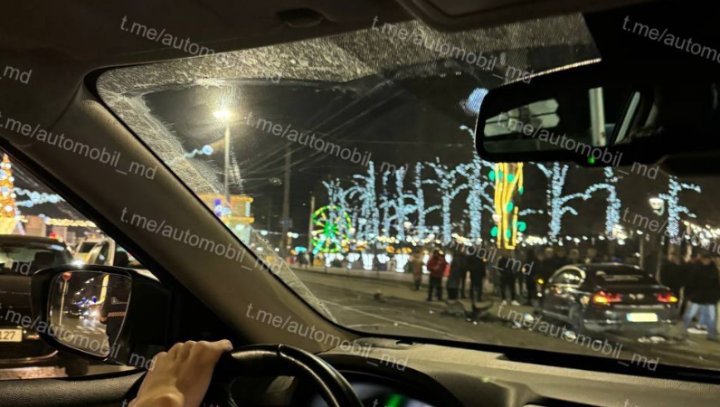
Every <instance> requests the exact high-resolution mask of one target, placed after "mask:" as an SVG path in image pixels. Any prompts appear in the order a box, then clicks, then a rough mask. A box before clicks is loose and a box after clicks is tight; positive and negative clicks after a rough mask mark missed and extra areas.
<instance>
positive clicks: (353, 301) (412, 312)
mask: <svg viewBox="0 0 720 407" xmlns="http://www.w3.org/2000/svg"><path fill="white" fill-rule="evenodd" d="M296 272H297V274H298V276H299V277H300V279H301V280H302V281H303V282H304V283H305V284H306V285H307V286H308V287H309V288H310V289H311V290H312V291H313V292H314V293H315V295H317V296H318V297H319V298H320V299H321V300H323V301H324V302H325V303H326V305H327V307H328V308H329V309H330V310H331V312H332V313H333V315H334V316H335V318H336V319H337V320H338V322H339V323H341V324H342V325H345V326H348V327H350V328H353V329H356V330H359V331H364V332H367V333H370V334H373V333H383V334H397V335H403V336H412V337H419V338H422V337H432V338H442V339H451V340H456V341H466V342H481V343H489V344H497V345H502V346H511V347H523V348H531V349H546V350H552V351H557V352H565V353H576V354H585V355H593V356H604V357H609V358H612V359H614V360H616V361H617V363H618V364H619V365H621V366H628V367H631V365H636V366H640V367H644V368H648V369H650V370H654V366H656V364H657V363H659V364H669V365H683V366H693V367H700V368H708V369H718V370H720V344H718V343H713V342H709V341H707V340H705V339H704V337H703V335H691V336H690V337H689V338H687V339H682V340H664V341H660V342H657V343H653V340H660V338H648V337H643V336H633V337H629V336H618V335H600V334H590V337H585V339H586V340H583V339H582V337H581V338H578V337H577V335H576V336H573V335H575V334H574V333H573V332H572V331H571V330H569V329H568V328H567V327H565V326H564V325H563V324H562V323H560V322H559V321H550V320H543V319H538V316H533V313H532V309H531V307H526V306H512V305H501V304H500V301H499V299H497V298H492V297H490V296H488V295H486V297H487V298H486V299H487V300H488V301H484V302H482V303H480V305H481V306H483V307H485V308H486V309H485V311H484V312H483V313H481V314H480V315H477V316H476V317H475V318H470V317H469V316H468V315H467V314H466V313H465V312H464V311H467V310H469V302H467V301H466V302H464V303H456V304H453V305H450V306H448V304H446V303H444V302H438V301H433V302H427V301H425V298H426V296H427V293H426V291H424V290H425V289H426V288H425V287H423V289H421V291H414V289H413V288H412V287H411V284H410V283H409V282H408V281H406V280H405V279H403V278H401V277H406V276H387V277H392V279H390V280H386V279H382V278H378V277H376V276H373V275H367V274H365V275H363V276H362V277H350V276H347V275H343V274H339V273H337V274H336V273H325V272H318V271H309V270H296ZM395 277H398V278H395ZM523 321H525V322H523ZM543 324H545V325H543ZM543 327H545V328H548V327H549V328H548V329H543ZM588 338H589V339H588ZM576 339H577V340H576ZM590 339H591V340H592V341H594V342H593V343H594V344H596V345H598V346H597V347H594V345H593V344H592V343H590ZM605 344H607V345H605ZM601 346H604V347H603V348H601ZM636 366H632V367H633V368H634V367H636ZM117 369H118V368H117V367H115V366H108V365H93V366H91V367H90V374H95V373H106V372H109V371H115V370H117ZM63 375H64V372H63V370H62V369H58V368H25V369H13V370H7V369H0V379H14V378H21V377H22V378H32V377H48V376H63Z"/></svg>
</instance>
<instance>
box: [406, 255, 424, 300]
mask: <svg viewBox="0 0 720 407" xmlns="http://www.w3.org/2000/svg"><path fill="white" fill-rule="evenodd" d="M423 266H424V264H423V256H422V252H420V251H419V250H416V251H415V252H414V253H413V254H412V257H410V261H408V268H409V270H410V272H411V273H412V275H413V283H414V284H415V291H418V290H420V285H421V284H422V272H423Z"/></svg>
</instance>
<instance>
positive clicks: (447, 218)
mask: <svg viewBox="0 0 720 407" xmlns="http://www.w3.org/2000/svg"><path fill="white" fill-rule="evenodd" d="M427 166H428V167H430V168H432V169H433V171H435V175H436V177H437V178H435V179H432V178H431V179H427V180H424V181H423V184H431V185H435V186H436V188H437V191H438V193H439V194H440V196H441V202H442V204H441V211H442V233H441V235H442V243H443V244H445V245H447V244H449V243H450V242H451V241H452V226H451V224H450V222H451V215H450V205H451V204H452V202H453V200H454V199H455V197H456V196H457V195H458V194H459V193H460V192H462V191H463V190H466V189H468V187H469V186H468V184H461V183H459V180H458V175H460V173H459V171H458V169H457V168H455V169H453V170H451V169H450V168H448V166H447V165H445V164H441V163H440V159H439V158H436V159H435V162H429V163H427Z"/></svg>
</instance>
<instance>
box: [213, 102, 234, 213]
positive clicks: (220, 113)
mask: <svg viewBox="0 0 720 407" xmlns="http://www.w3.org/2000/svg"><path fill="white" fill-rule="evenodd" d="M213 117H214V118H216V119H218V120H220V121H221V122H224V123H225V176H224V179H223V182H224V184H225V185H224V186H225V202H226V204H227V205H228V206H230V178H229V174H230V125H229V124H228V122H229V121H230V118H231V117H232V112H230V111H229V110H227V109H220V110H216V111H214V112H213Z"/></svg>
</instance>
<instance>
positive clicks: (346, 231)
mask: <svg viewBox="0 0 720 407" xmlns="http://www.w3.org/2000/svg"><path fill="white" fill-rule="evenodd" d="M310 221H311V222H312V226H313V230H312V232H311V233H312V252H313V254H318V253H339V252H341V251H342V250H343V247H344V246H345V245H346V244H347V241H348V239H349V236H350V231H351V230H352V221H351V220H350V215H348V214H347V212H345V210H343V209H342V208H340V207H337V206H335V205H327V206H323V207H320V208H318V209H317V210H316V211H315V212H313V214H312V217H311V218H310Z"/></svg>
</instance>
